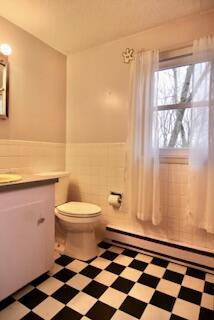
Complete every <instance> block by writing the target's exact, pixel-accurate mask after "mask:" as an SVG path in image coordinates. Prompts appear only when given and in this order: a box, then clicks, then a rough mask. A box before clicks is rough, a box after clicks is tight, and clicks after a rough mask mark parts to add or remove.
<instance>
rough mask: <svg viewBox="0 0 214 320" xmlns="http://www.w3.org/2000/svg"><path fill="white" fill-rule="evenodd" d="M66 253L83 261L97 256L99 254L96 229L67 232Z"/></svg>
mask: <svg viewBox="0 0 214 320" xmlns="http://www.w3.org/2000/svg"><path fill="white" fill-rule="evenodd" d="M64 254H65V255H67V256H69V257H71V258H75V259H78V260H82V261H88V260H91V259H93V258H95V257H96V256H97V254H98V247H97V243H96V238H95V232H94V230H90V231H84V232H82V231H81V232H72V233H70V232H67V235H66V241H65V251H64Z"/></svg>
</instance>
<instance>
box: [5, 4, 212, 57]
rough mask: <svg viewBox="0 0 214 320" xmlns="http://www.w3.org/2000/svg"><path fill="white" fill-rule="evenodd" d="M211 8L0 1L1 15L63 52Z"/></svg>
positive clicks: (180, 5) (85, 47)
mask: <svg viewBox="0 0 214 320" xmlns="http://www.w3.org/2000/svg"><path fill="white" fill-rule="evenodd" d="M210 8H214V0H0V14H1V16H3V17H4V18H6V19H8V20H9V21H11V22H13V23H14V24H16V25H17V26H19V27H21V28H23V29H24V30H26V31H28V32H29V33H31V34H33V35H34V36H36V37H37V38H39V39H41V40H42V41H44V42H45V43H47V44H49V45H50V46H52V47H54V48H55V49H57V50H59V51H61V52H63V53H71V52H76V51H80V50H84V49H87V48H89V47H92V46H95V45H98V44H101V43H105V42H107V41H111V40H115V39H118V38H120V37H122V36H127V35H131V34H133V33H136V32H139V31H142V30H145V29H148V28H151V27H154V26H157V25H159V24H161V23H164V22H166V21H171V20H173V19H176V18H180V17H183V16H186V15H190V14H193V13H196V12H200V11H203V10H208V9H210Z"/></svg>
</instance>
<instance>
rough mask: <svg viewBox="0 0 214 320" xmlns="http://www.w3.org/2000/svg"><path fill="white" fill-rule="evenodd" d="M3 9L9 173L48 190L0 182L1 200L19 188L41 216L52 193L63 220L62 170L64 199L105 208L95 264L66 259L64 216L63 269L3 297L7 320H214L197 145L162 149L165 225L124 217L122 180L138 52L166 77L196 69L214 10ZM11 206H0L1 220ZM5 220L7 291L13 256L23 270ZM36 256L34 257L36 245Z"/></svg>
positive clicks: (199, 5) (148, 6)
mask: <svg viewBox="0 0 214 320" xmlns="http://www.w3.org/2000/svg"><path fill="white" fill-rule="evenodd" d="M0 13H1V17H0V44H9V45H10V47H11V49H12V52H11V54H10V55H8V56H7V55H4V54H3V52H2V54H1V55H0V58H1V59H2V56H3V58H4V59H5V61H6V62H7V63H8V70H7V79H8V83H7V92H8V96H7V103H6V108H7V109H5V114H3V113H4V110H3V109H2V110H1V108H0V111H1V113H2V115H1V117H0V174H5V173H13V174H16V175H20V176H21V177H25V176H33V177H34V178H33V182H32V181H31V182H32V183H35V184H36V186H38V185H39V187H38V189H36V187H35V189H36V190H38V192H37V194H33V195H31V194H30V193H29V194H28V195H26V193H25V192H27V191H29V192H30V191H31V190H32V192H34V191H33V188H31V187H30V188H29V190H28V188H24V189H23V190H20V189H19V190H18V191H17V190H15V189H13V190H12V191H11V190H10V186H12V187H13V188H15V187H14V186H15V185H16V184H17V186H18V185H19V182H16V183H15V184H13V183H7V184H4V183H2V184H0V202H1V203H5V206H8V205H9V204H10V203H11V208H13V207H14V203H15V201H17V203H18V202H19V197H17V196H16V195H17V192H20V193H19V194H21V192H23V194H24V196H23V199H24V200H26V202H28V201H30V200H29V199H30V197H32V199H34V197H35V199H34V200H32V201H33V202H32V203H33V205H34V207H36V204H35V203H37V202H38V203H40V200H41V199H43V198H44V199H45V196H43V191H44V190H45V191H47V192H48V195H47V198H48V201H49V202H48V204H49V205H50V206H51V208H52V209H51V210H50V212H51V214H52V217H51V223H52V224H54V200H53V197H54V192H55V191H54V188H56V187H57V186H58V182H57V179H59V180H60V179H61V178H63V177H60V174H56V173H59V172H61V173H62V172H67V173H69V175H66V179H69V185H68V186H67V188H66V190H67V191H66V192H67V199H66V201H63V202H68V201H72V202H81V203H90V204H94V205H96V206H97V207H99V208H100V211H101V212H100V213H101V214H100V216H99V223H97V224H96V227H94V229H95V236H96V238H95V240H94V241H96V243H97V244H98V251H97V253H96V254H97V255H98V256H97V257H93V259H81V258H80V259H77V258H75V257H72V253H71V254H70V255H68V254H66V252H64V251H63V250H64V248H65V230H64V229H63V227H62V226H61V225H60V223H59V221H58V220H57V216H56V217H55V220H56V225H55V229H56V230H55V239H54V238H53V230H50V241H52V242H53V241H54V242H55V251H54V255H55V259H56V260H55V263H54V264H53V261H52V259H53V257H50V260H51V261H52V262H51V263H52V265H53V266H51V268H50V270H49V268H48V269H47V270H45V271H44V273H41V272H40V274H39V272H38V275H37V276H36V277H34V278H32V279H31V280H30V281H28V282H26V283H23V285H20V286H19V287H17V290H18V291H17V292H15V291H16V290H14V291H13V292H12V291H11V293H10V294H8V295H5V296H4V298H2V299H3V300H2V301H1V302H0V320H2V319H3V320H7V319H8V320H18V319H25V320H27V319H30V320H34V319H56V320H58V319H61V320H63V319H64V320H67V319H71V320H73V319H74V320H75V319H85V320H87V319H91V320H97V319H99V320H109V319H113V320H134V319H143V320H153V319H155V320H169V319H170V320H176V319H177V320H178V319H188V320H196V319H200V320H204V319H205V320H209V319H212V317H213V306H214V298H213V283H214V259H213V258H214V251H213V250H214V230H213V229H211V228H212V226H211V225H212V220H213V219H211V220H210V225H209V227H210V229H209V230H206V228H200V227H198V226H193V225H192V224H191V223H190V221H189V216H188V212H187V211H188V207H189V203H190V191H189V176H190V175H189V173H190V169H189V168H190V165H189V159H188V157H189V155H188V148H186V147H185V148H177V150H176V148H174V150H172V149H170V150H169V149H168V150H166V148H165V149H164V148H160V149H161V150H160V154H159V156H160V157H159V158H160V161H159V166H158V169H159V182H160V199H159V200H160V207H161V217H158V219H157V220H160V221H156V220H155V219H153V218H152V217H150V218H149V219H148V221H147V219H143V218H142V217H139V216H138V215H137V211H135V209H134V210H129V209H128V207H129V205H128V196H127V194H128V191H127V189H128V187H129V186H128V183H127V181H128V175H129V174H130V172H129V168H130V167H129V161H130V154H129V152H130V150H129V148H128V146H129V144H130V140H131V137H132V136H131V134H130V127H131V119H132V118H131V113H130V112H131V106H132V105H133V101H132V97H133V92H134V88H133V86H132V85H131V84H132V82H131V81H132V76H133V73H134V71H135V70H134V69H133V68H134V67H136V61H137V56H139V55H141V53H142V52H147V51H151V50H153V51H154V50H159V55H160V59H159V61H160V70H163V71H164V70H167V68H170V66H171V68H172V67H174V69H173V70H178V69H179V66H180V65H182V63H180V64H179V61H177V59H178V60H179V59H180V58H181V59H184V60H183V61H185V63H183V65H184V64H186V65H191V64H190V62H189V61H190V60H188V59H191V54H192V50H193V49H192V47H193V42H194V41H197V40H199V39H202V38H203V39H204V38H205V37H212V39H213V35H214V2H213V1H212V0H186V1H180V0H170V1H169V0H160V1H155V0H150V1H144V0H120V1H119V0H110V1H109V0H108V1H101V0H93V1H91V2H90V5H89V3H87V1H78V0H74V1H66V0H62V1H57V0H52V1H43V0H39V1H38V0H30V1H27V0H19V1H12V0H7V1H6V0H2V1H0ZM212 41H214V40H212ZM2 51H3V50H2ZM212 52H213V51H212ZM1 59H0V60H1ZM191 61H192V60H191ZM174 62H175V63H174ZM173 63H174V64H173ZM176 67H178V68H177V69H176ZM163 71H160V72H163ZM177 72H178V71H177ZM160 77H161V75H160ZM192 81H193V80H192ZM0 84H1V82H0ZM0 87H1V85H0ZM1 92H2V91H1V88H0V95H2V93H1ZM166 101H167V103H166V102H165V105H170V102H168V101H171V100H166ZM0 102H1V100H0ZM163 110H166V109H163ZM170 110H171V109H170ZM142 136H143V135H142ZM54 172H55V175H54ZM41 173H43V174H44V173H45V174H46V175H45V174H44V175H43V176H42V175H41ZM38 174H40V175H38ZM48 174H50V176H49V177H48ZM212 174H213V173H212ZM35 177H36V178H35ZM47 177H48V178H47ZM21 181H22V180H20V184H21ZM23 181H24V180H23ZM41 181H43V182H41ZM44 181H49V182H48V183H50V184H47V185H46V184H45V182H44ZM31 182H29V183H31ZM23 183H24V182H23ZM42 183H43V184H42ZM37 184H38V185H37ZM54 184H55V187H54ZM135 187H136V186H135ZM150 187H151V186H150V184H149V185H148V189H149V188H150ZM1 188H2V189H1ZM40 188H41V189H40ZM5 190H6V191H5ZM111 193H116V195H114V194H111ZM133 193H135V194H137V190H136V189H135V188H134V185H133ZM6 194H7V197H8V198H7V199H9V200H5V199H4V197H5V195H6ZM117 194H118V195H117ZM129 194H130V190H129ZM135 194H134V197H135ZM11 195H14V198H13V196H12V197H11ZM110 196H111V197H110ZM109 197H110V198H109ZM24 200H23V201H24ZM135 200H136V199H135ZM196 200H197V199H196ZM44 201H45V200H44ZM120 201H122V202H121V203H120ZM109 202H111V203H109ZM202 202H203V201H202ZM61 204H62V203H61ZM112 204H113V205H112ZM39 205H41V204H39ZM135 205H136V203H135V204H134V205H133V207H134V208H135ZM34 207H33V208H34ZM41 208H43V207H42V205H41ZM6 209H7V208H6ZM6 209H5V208H4V206H3V209H1V210H0V214H1V213H2V217H3V215H4V214H3V213H4V210H6ZM49 209H50V208H49ZM49 209H48V210H47V211H49ZM10 210H11V212H12V209H10ZM32 210H34V209H32ZM42 210H43V209H42ZM37 211H38V212H39V210H37ZM133 211H134V212H133ZM33 212H34V211H33ZM16 217H17V219H18V210H17V213H16ZM39 219H41V217H40V216H39ZM6 220H7V219H6V217H5V218H2V220H1V223H0V230H1V231H0V240H1V241H0V243H1V245H0V246H1V247H0V255H1V257H3V258H1V261H0V273H2V270H3V269H4V272H6V275H7V276H6V277H5V280H6V282H8V281H9V279H10V277H12V272H11V273H9V271H8V273H7V268H8V270H12V267H11V269H9V267H8V265H7V263H9V262H7V261H6V260H5V259H4V254H6V253H7V251H9V252H10V250H12V249H13V248H14V247H15V248H16V252H14V251H15V250H14V251H13V252H14V254H10V255H7V256H9V259H10V261H12V262H13V264H14V263H15V267H17V265H16V264H17V263H18V262H17V261H15V262H14V259H13V257H14V256H15V255H16V256H18V254H19V246H18V245H15V246H14V238H12V237H8V238H7V232H9V230H7V229H5V232H2V230H3V229H2V227H1V225H3V223H7V221H6ZM143 220H144V221H143ZM15 227H16V224H15V223H14V226H13V229H14V230H15ZM23 233H24V230H23ZM2 234H4V237H6V238H7V239H8V240H7V241H5V238H4V237H3V236H2ZM25 234H26V236H27V233H25ZM28 236H29V243H31V241H33V240H32V239H33V237H31V235H30V234H28ZM72 236H73V235H72ZM15 241H16V240H15ZM47 241H48V239H46V242H47ZM92 242H93V241H91V242H90V243H92ZM2 243H4V245H2ZM17 243H18V242H17ZM7 245H8V246H7ZM41 245H43V244H41ZM20 247H21V246H20ZM23 248H24V246H23ZM96 249H97V246H96ZM30 250H31V252H32V253H34V252H35V257H34V259H37V258H36V254H37V252H36V251H35V250H34V249H33V244H32V247H31V248H30ZM94 250H95V249H94ZM81 252H82V251H81ZM92 255H93V254H92ZM24 257H25V254H24V252H22V258H23V259H24ZM32 259H33V258H32ZM3 261H4V267H3ZM23 261H24V260H23ZM23 264H24V262H23ZM36 264H37V263H36V262H35V265H36ZM11 265H12V263H11ZM38 265H39V262H38ZM5 266H6V267H5ZM20 266H21V262H20ZM21 267H22V266H21ZM24 267H25V266H24V265H23V268H24ZM35 271H36V270H35ZM2 274H3V273H2ZM15 276H16V278H17V279H18V278H19V274H17V275H16V274H15ZM0 277H1V275H0ZM35 278H36V279H35ZM0 279H1V278H0ZM11 290H12V289H11ZM0 293H1V283H0ZM0 296H1V294H0Z"/></svg>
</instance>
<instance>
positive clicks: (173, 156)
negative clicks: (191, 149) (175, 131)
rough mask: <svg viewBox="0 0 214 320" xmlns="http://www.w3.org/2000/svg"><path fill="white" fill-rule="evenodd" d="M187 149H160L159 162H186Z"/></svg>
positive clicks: (187, 158) (187, 160) (187, 159)
mask: <svg viewBox="0 0 214 320" xmlns="http://www.w3.org/2000/svg"><path fill="white" fill-rule="evenodd" d="M188 162H189V157H188V149H160V163H169V164H170V163H175V164H188Z"/></svg>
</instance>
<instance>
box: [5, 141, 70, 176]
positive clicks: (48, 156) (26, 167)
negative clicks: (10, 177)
mask: <svg viewBox="0 0 214 320" xmlns="http://www.w3.org/2000/svg"><path fill="white" fill-rule="evenodd" d="M64 169H65V144H64V143H52V142H41V141H22V140H0V171H1V172H4V171H13V172H23V173H35V172H39V171H46V170H48V171H51V170H55V171H56V170H64Z"/></svg>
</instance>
